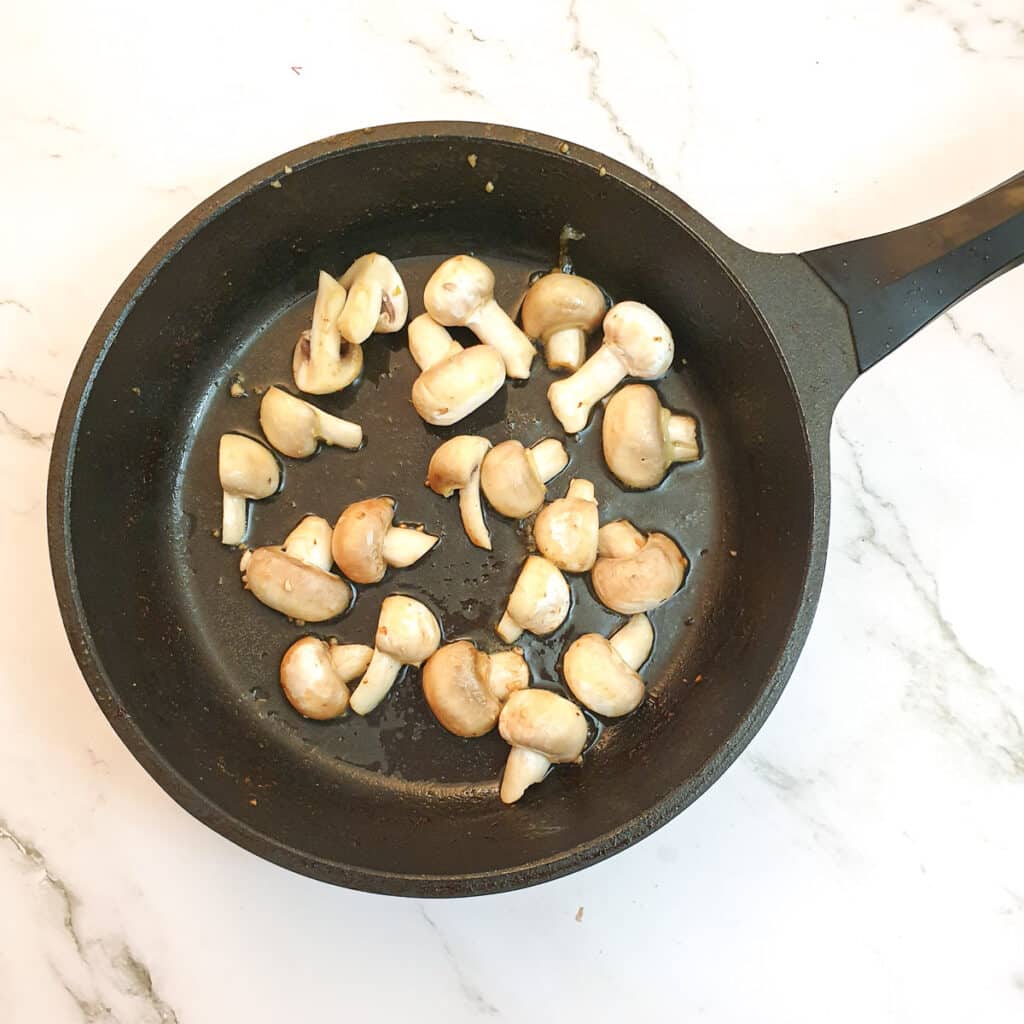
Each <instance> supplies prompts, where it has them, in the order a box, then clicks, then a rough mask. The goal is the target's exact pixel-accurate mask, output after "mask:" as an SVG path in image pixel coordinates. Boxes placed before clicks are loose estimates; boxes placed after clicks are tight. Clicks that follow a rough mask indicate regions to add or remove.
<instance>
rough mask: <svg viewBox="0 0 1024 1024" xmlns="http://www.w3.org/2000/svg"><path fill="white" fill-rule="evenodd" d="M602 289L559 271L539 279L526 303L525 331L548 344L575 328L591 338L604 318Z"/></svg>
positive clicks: (574, 275) (525, 300)
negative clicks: (551, 339) (550, 340)
mask: <svg viewBox="0 0 1024 1024" xmlns="http://www.w3.org/2000/svg"><path fill="white" fill-rule="evenodd" d="M604 311H605V302H604V295H603V294H602V293H601V289H600V288H598V287H597V285H596V284H594V282H593V281H590V280H588V279H587V278H585V277H579V276H577V275H576V274H563V273H562V272H561V271H559V270H555V271H553V272H552V273H550V274H545V275H544V276H543V277H541V278H538V279H537V280H536V281H535V282H534V283H533V284H532V285H531V286H530V290H529V291H528V292H527V293H526V298H524V299H523V307H522V318H523V330H524V331H525V332H526V333H527V334H528V335H529V336H530V337H531V338H539V339H540V340H541V341H545V342H546V341H547V340H548V338H549V337H551V335H552V334H554V333H555V331H565V330H569V329H571V328H576V329H577V330H580V331H584V332H585V333H587V334H589V333H590V332H591V331H593V330H594V329H595V328H596V327H597V325H598V324H599V323H600V322H601V318H602V317H603V316H604Z"/></svg>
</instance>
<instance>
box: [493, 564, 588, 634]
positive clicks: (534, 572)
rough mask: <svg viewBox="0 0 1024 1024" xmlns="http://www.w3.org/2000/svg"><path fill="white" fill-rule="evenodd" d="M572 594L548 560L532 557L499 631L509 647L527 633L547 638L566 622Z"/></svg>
mask: <svg viewBox="0 0 1024 1024" xmlns="http://www.w3.org/2000/svg"><path fill="white" fill-rule="evenodd" d="M570 603H571V594H570V591H569V584H568V583H566V581H565V577H564V576H563V575H562V574H561V573H560V572H559V571H558V568H557V567H556V566H554V565H552V563H551V562H549V561H548V560H547V559H546V558H541V557H540V556H539V555H530V556H529V557H528V558H527V559H526V561H525V562H524V563H523V568H522V570H521V571H520V573H519V578H518V579H517V580H516V585H515V586H514V587H513V588H512V593H511V595H510V596H509V599H508V605H507V607H506V608H505V614H504V615H503V616H502V617H501V622H499V623H498V625H497V627H496V632H497V634H498V636H500V637H501V639H502V640H504V641H505V643H507V644H511V643H514V642H515V641H516V640H518V639H519V637H520V636H522V634H523V633H524V632H530V633H533V634H534V635H535V636H547V635H548V634H549V633H553V632H554V631H555V630H556V629H558V627H559V626H560V625H561V624H562V623H563V622H565V617H566V616H567V615H568V614H569V605H570Z"/></svg>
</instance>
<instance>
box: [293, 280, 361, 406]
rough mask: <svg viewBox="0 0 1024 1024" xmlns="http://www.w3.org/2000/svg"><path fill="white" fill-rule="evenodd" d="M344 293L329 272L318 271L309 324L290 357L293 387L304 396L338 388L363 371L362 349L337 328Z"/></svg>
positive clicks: (333, 390)
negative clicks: (318, 275)
mask: <svg viewBox="0 0 1024 1024" xmlns="http://www.w3.org/2000/svg"><path fill="white" fill-rule="evenodd" d="M346 294H347V293H346V292H345V289H344V288H342V286H341V285H340V284H338V282H337V281H335V280H334V278H333V277H331V275H330V274H328V273H327V272H326V271H324V270H321V271H320V278H319V285H318V286H317V290H316V302H315V304H314V306H313V325H312V327H310V329H309V330H308V331H303V332H302V334H301V335H300V336H299V341H298V344H297V345H296V346H295V354H294V355H293V356H292V375H293V376H294V377H295V386H296V387H297V388H298V389H299V390H300V391H304V392H305V393H306V394H307V395H330V394H333V393H334V392H335V391H341V390H342V389H343V388H347V387H348V386H349V384H351V383H352V381H354V380H355V379H356V378H357V377H358V376H359V374H360V373H362V372H363V350H362V349H361V348H360V347H359V346H358V345H350V344H348V343H347V342H346V341H344V340H343V339H342V337H341V332H340V331H339V330H338V315H339V314H340V313H341V311H342V308H343V307H344V305H345V298H346Z"/></svg>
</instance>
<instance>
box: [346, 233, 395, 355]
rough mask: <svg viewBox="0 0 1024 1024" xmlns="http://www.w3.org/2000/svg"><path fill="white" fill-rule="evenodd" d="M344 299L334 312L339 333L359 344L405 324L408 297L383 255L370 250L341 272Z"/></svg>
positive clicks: (390, 332)
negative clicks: (343, 304) (337, 310)
mask: <svg viewBox="0 0 1024 1024" xmlns="http://www.w3.org/2000/svg"><path fill="white" fill-rule="evenodd" d="M340 284H341V287H342V288H347V289H348V299H347V300H346V301H345V306H344V308H343V309H342V310H341V312H340V313H339V315H338V330H339V331H341V336H342V337H343V338H344V339H345V340H346V341H349V342H351V343H352V344H353V345H362V343H363V342H364V341H366V339H367V338H369V337H370V335H371V334H373V333H374V331H376V332H377V333H378V334H394V333H395V332H396V331H400V330H401V329H402V328H403V327H404V326H405V318H406V317H407V316H408V315H409V296H408V294H407V293H406V290H405V285H404V284H403V283H402V278H401V277H400V276H399V273H398V271H397V270H396V269H395V265H394V264H393V263H392V262H391V260H389V259H388V258H387V257H386V256H381V254H380V253H377V252H371V253H367V254H366V255H365V256H360V257H359V259H357V260H356V261H355V263H353V264H352V266H351V267H349V268H348V270H346V271H345V273H344V274H342V275H341V278H340Z"/></svg>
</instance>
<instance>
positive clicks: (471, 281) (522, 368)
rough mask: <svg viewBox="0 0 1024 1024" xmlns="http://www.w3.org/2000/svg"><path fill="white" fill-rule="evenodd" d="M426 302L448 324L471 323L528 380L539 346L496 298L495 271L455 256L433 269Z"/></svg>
mask: <svg viewBox="0 0 1024 1024" xmlns="http://www.w3.org/2000/svg"><path fill="white" fill-rule="evenodd" d="M423 305H424V306H425V307H426V310H427V312H428V313H429V314H430V316H431V317H432V318H433V319H434V320H436V321H437V322H438V323H439V324H442V325H444V326H445V327H468V328H469V329H470V330H471V331H472V332H473V333H474V334H475V335H476V336H477V337H478V338H479V339H480V340H481V341H482V342H483V343H484V344H485V345H491V346H493V347H494V348H495V349H497V350H498V352H499V354H500V355H501V358H502V359H503V360H504V362H505V370H506V372H507V373H508V375H509V376H510V377H514V378H517V379H520V380H525V379H526V378H527V377H529V376H530V364H531V363H532V362H533V357H534V356H535V355H536V354H537V350H536V349H535V348H534V347H533V345H532V344H530V339H529V338H527V337H526V335H525V334H523V332H522V331H521V330H519V328H518V327H516V325H515V323H514V322H513V321H512V319H511V317H510V316H509V315H508V314H507V313H506V312H505V311H504V310H503V309H502V308H501V306H499V305H498V303H497V302H495V301H494V274H493V273H492V272H491V268H490V267H488V266H487V264H486V263H483V262H482V261H480V260H478V259H475V258H474V257H472V256H453V257H452V258H451V259H448V260H445V261H444V263H442V264H441V266H439V267H438V268H437V270H435V271H434V273H433V275H432V276H431V278H430V280H429V281H428V282H427V286H426V288H425V289H424V290H423Z"/></svg>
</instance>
